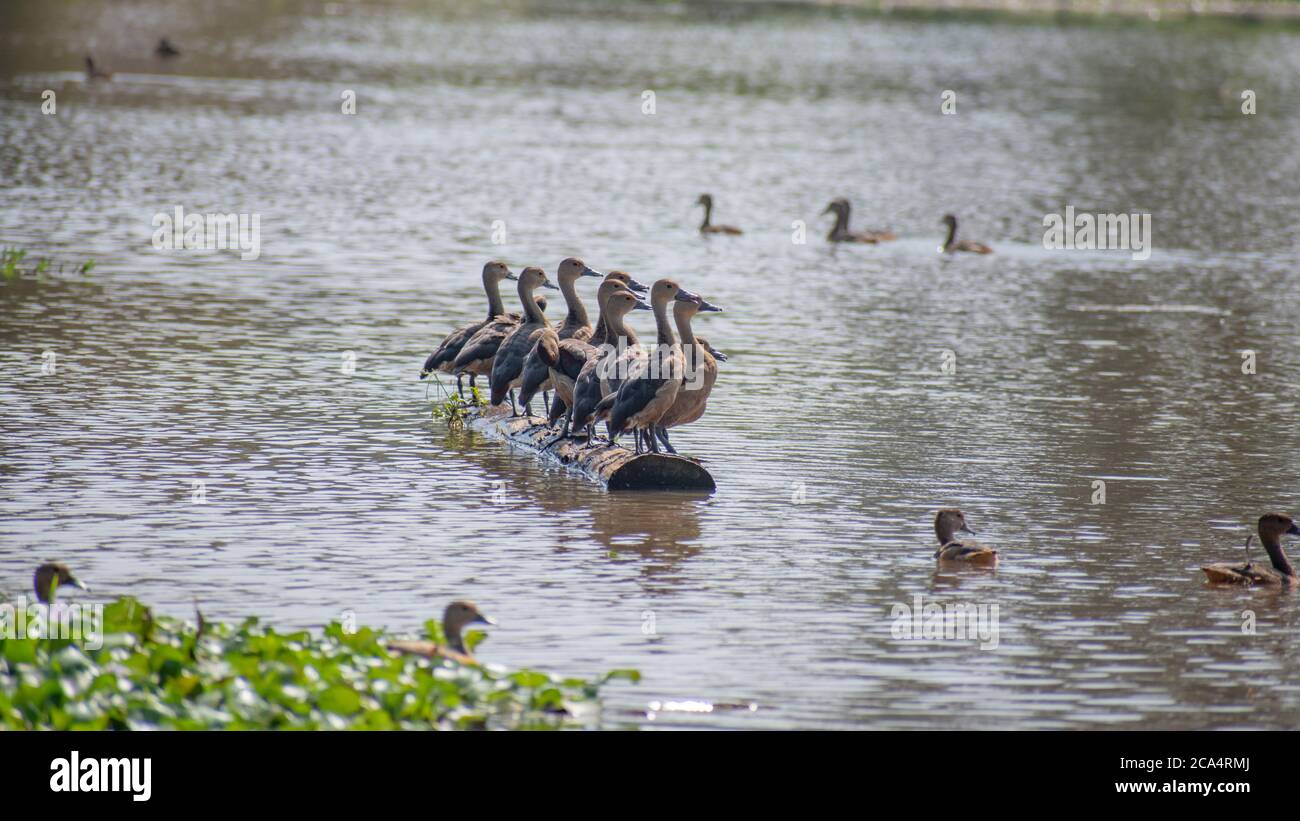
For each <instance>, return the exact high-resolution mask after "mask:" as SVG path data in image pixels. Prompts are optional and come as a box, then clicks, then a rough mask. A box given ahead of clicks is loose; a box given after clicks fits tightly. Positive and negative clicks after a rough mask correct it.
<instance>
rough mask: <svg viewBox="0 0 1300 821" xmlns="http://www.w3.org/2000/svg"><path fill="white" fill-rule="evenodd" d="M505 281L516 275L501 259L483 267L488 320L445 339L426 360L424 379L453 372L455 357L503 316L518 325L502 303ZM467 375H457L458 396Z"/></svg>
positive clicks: (517, 316) (449, 335) (462, 327)
mask: <svg viewBox="0 0 1300 821" xmlns="http://www.w3.org/2000/svg"><path fill="white" fill-rule="evenodd" d="M503 279H509V280H514V279H516V277H515V275H514V274H513V273H512V272H511V271H510V268H509V267H508V266H507V265H506V264H505V263H504V262H501V261H500V260H492V261H491V262H489V263H487V264H486V265H484V266H483V291H484V292H485V293H486V294H487V298H488V315H487V319H485V320H483V321H482V322H471V323H469V324H468V325H462V326H461V327H459V328H457V329H456V330H454V331H452V332H451V333H449V334H447V336H446V337H444V338H443V340H442V343H441V344H440V345H438V347H437V349H435V350H434V352H433V353H431V354H429V358H428V359H426V360H424V367H423V368H421V369H420V378H421V379H424V378H425V377H426V376H428V375H429V374H431V373H434V372H439V373H451V372H452V365H453V363H455V361H456V357H457V356H458V355H459V354H460V352H461V350H462V349H463V348H464V347H465V343H467V342H469V341H470V339H472V338H473V337H474V335H475V334H476V333H478V332H479V331H481V330H483V328H484V327H486V326H487V325H488V324H489V323H491V322H492V321H493V320H495V319H496V318H497V317H500V316H507V317H513V318H514V320H515V321H516V322H518V321H519V314H518V313H514V314H507V313H506V308H505V304H504V303H503V302H502V301H501V281H502V280H503ZM463 378H464V374H458V375H457V376H456V393H457V394H459V395H460V396H464V395H465V389H464V385H463V384H462V379H463ZM469 384H470V387H471V388H472V387H474V374H473V373H471V374H470V377H469Z"/></svg>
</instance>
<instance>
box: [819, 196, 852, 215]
mask: <svg viewBox="0 0 1300 821" xmlns="http://www.w3.org/2000/svg"><path fill="white" fill-rule="evenodd" d="M848 211H849V201H848V200H846V199H844V198H843V197H836V198H835V199H833V200H831V201H830V203H829V204H827V206H826V207H825V208H824V209H822V213H823V214H836V215H843V214H847V213H848Z"/></svg>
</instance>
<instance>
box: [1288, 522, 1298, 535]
mask: <svg viewBox="0 0 1300 821" xmlns="http://www.w3.org/2000/svg"><path fill="white" fill-rule="evenodd" d="M1286 532H1287V533H1289V534H1291V535H1292V536H1300V525H1298V524H1296V523H1295V522H1292V523H1291V526H1290V527H1288V528H1287V529H1286Z"/></svg>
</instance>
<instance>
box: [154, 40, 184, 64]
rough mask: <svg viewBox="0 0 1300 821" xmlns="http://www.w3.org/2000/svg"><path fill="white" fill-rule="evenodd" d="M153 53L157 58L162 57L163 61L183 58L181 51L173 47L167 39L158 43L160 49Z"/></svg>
mask: <svg viewBox="0 0 1300 821" xmlns="http://www.w3.org/2000/svg"><path fill="white" fill-rule="evenodd" d="M153 53H154V56H155V57H161V58H163V59H166V58H168V57H179V56H181V52H180V49H178V48H176V46H173V45H172V44H171V42H170V41H168V39H167V38H166V37H164V38H162V39H161V40H159V41H158V48H156V49H154V50H153Z"/></svg>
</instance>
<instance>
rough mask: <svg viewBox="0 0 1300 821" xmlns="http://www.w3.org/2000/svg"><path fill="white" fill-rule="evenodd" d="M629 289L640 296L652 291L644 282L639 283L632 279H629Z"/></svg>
mask: <svg viewBox="0 0 1300 821" xmlns="http://www.w3.org/2000/svg"><path fill="white" fill-rule="evenodd" d="M627 287H629V288H631V289H632V291H633V292H634V293H638V294H644V293H645V292H646V291H649V290H650V286H649V285H646V284H645V283H644V282H638V281H637V280H635V279H632V277H628V278H627Z"/></svg>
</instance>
